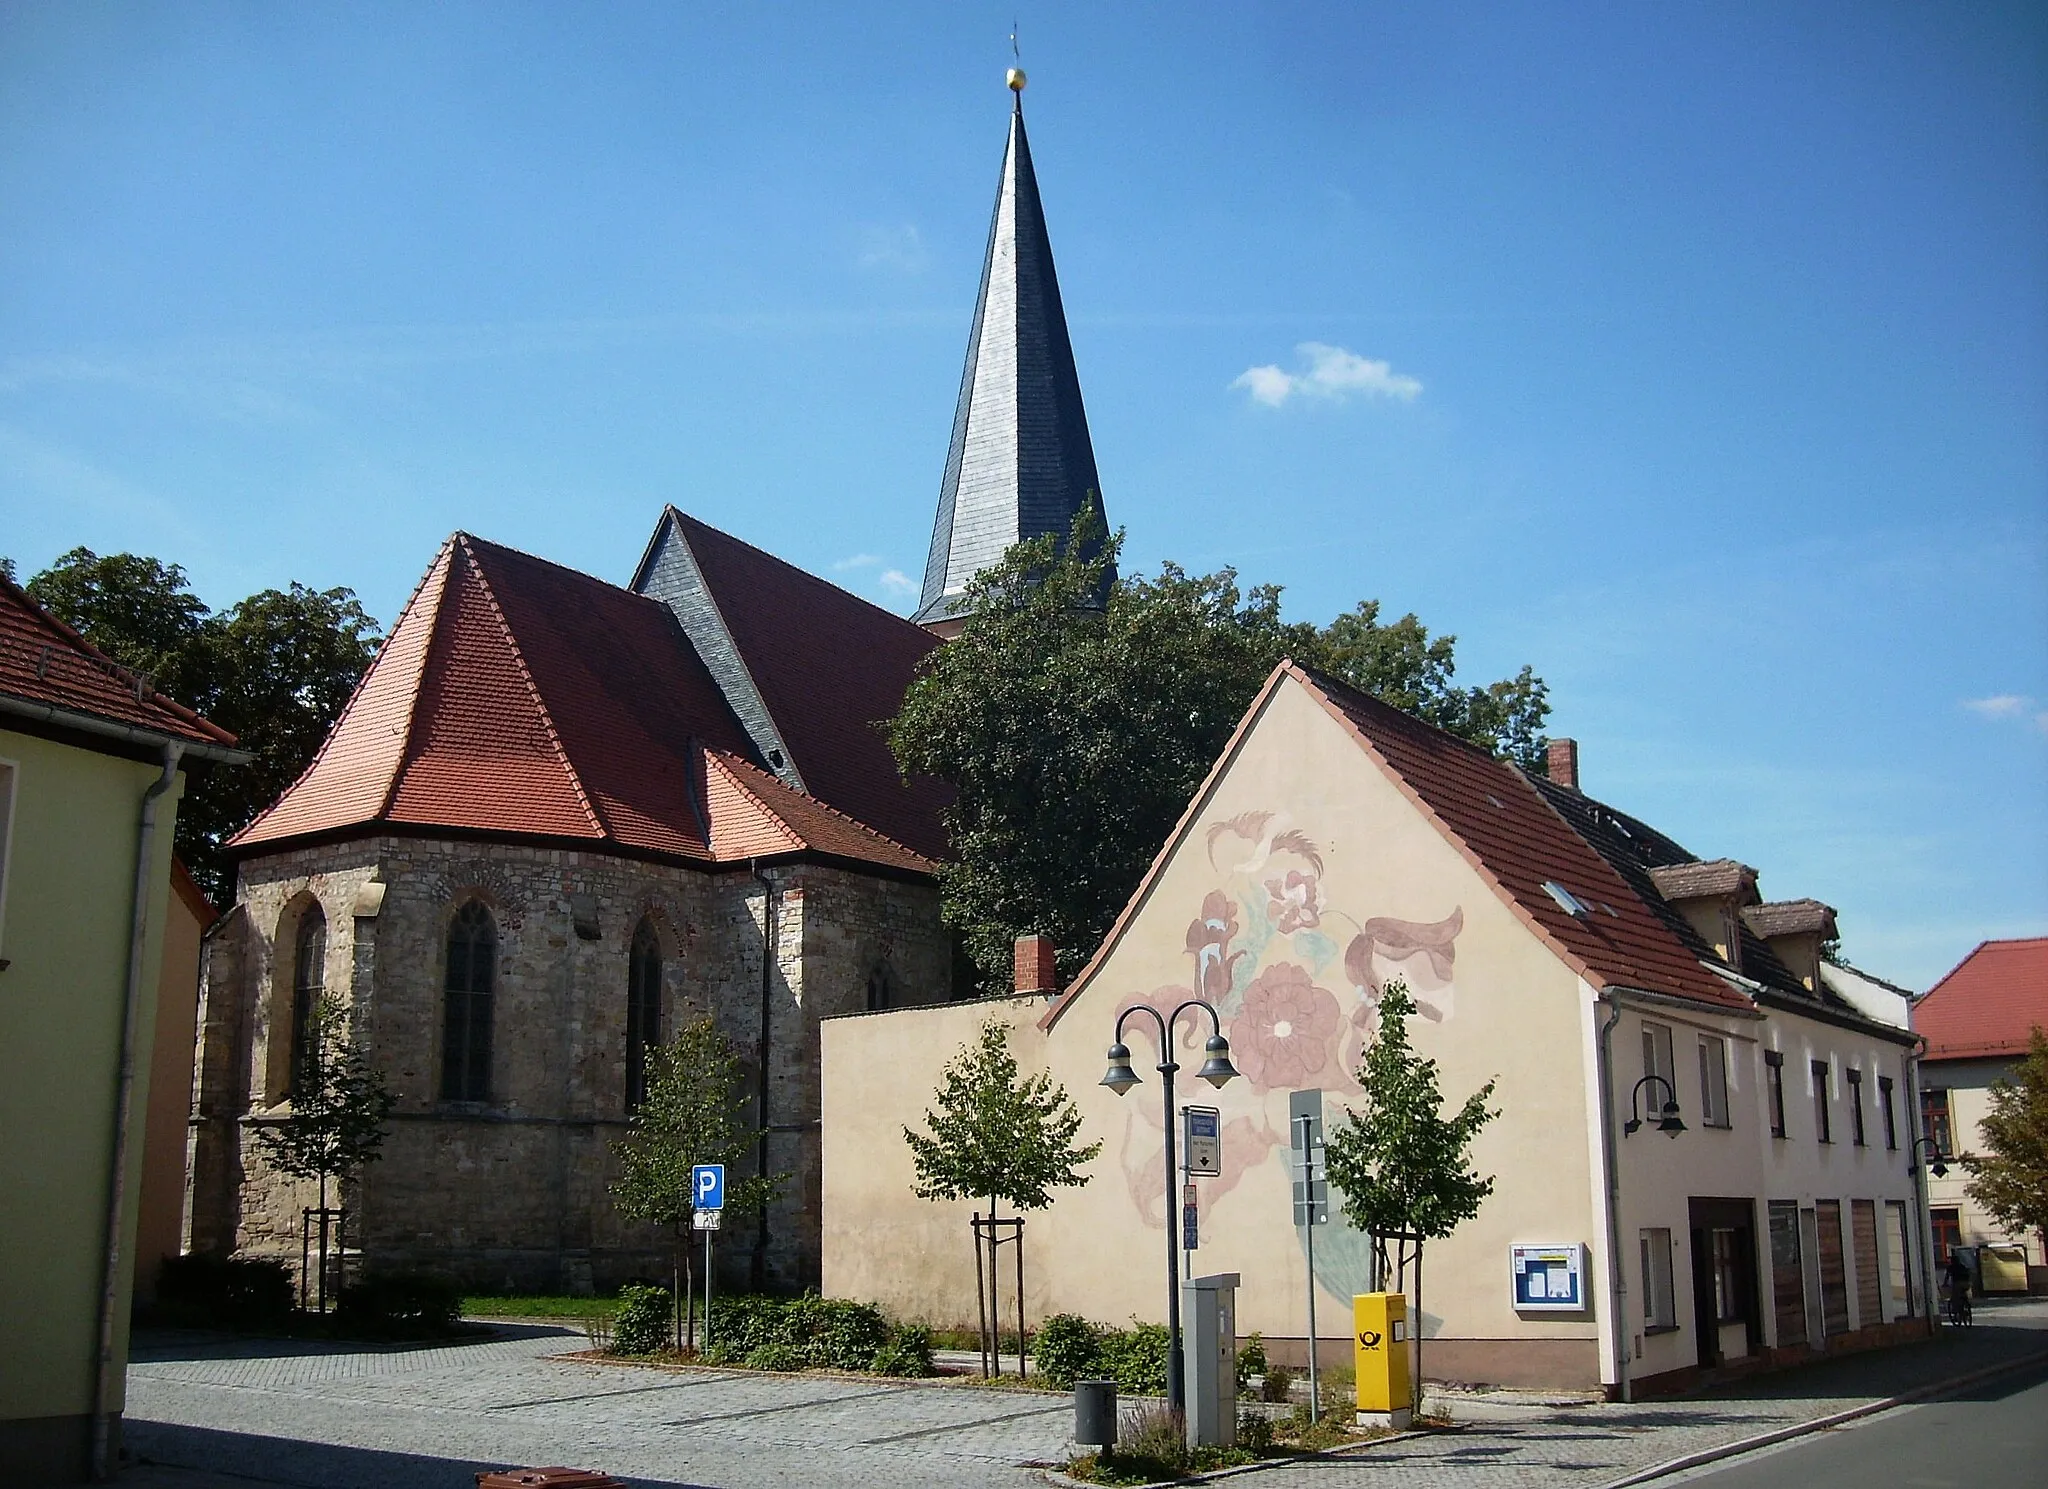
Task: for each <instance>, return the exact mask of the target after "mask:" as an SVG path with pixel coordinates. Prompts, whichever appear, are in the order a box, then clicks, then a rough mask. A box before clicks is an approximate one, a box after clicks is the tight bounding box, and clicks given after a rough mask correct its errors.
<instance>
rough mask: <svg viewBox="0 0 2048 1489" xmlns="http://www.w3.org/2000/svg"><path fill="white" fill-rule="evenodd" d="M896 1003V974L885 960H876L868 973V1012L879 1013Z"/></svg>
mask: <svg viewBox="0 0 2048 1489" xmlns="http://www.w3.org/2000/svg"><path fill="white" fill-rule="evenodd" d="M895 1003H896V974H895V972H894V971H892V970H891V969H890V966H889V964H888V963H887V962H876V963H875V968H874V970H873V971H872V972H870V973H868V1012H869V1013H880V1012H881V1011H882V1010H883V1009H885V1008H891V1007H894V1006H895Z"/></svg>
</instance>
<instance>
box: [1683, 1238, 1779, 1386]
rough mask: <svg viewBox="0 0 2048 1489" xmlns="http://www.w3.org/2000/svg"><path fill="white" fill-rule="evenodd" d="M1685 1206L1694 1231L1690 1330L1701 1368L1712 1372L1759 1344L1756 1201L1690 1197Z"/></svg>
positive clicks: (1743, 1355)
mask: <svg viewBox="0 0 2048 1489" xmlns="http://www.w3.org/2000/svg"><path fill="white" fill-rule="evenodd" d="M1686 1208H1687V1211H1688V1219H1689V1220H1690V1221H1691V1229H1692V1307H1693V1332H1694V1336H1695V1338H1696V1340H1697V1342H1698V1358H1699V1363H1700V1368H1701V1369H1703V1370H1710V1369H1712V1368H1713V1367H1715V1366H1716V1365H1723V1364H1726V1363H1727V1362H1728V1361H1729V1360H1731V1359H1741V1358H1743V1357H1745V1356H1748V1355H1753V1354H1755V1353H1756V1352H1757V1350H1758V1348H1759V1347H1760V1346H1761V1344H1762V1342H1763V1318H1762V1315H1761V1313H1760V1311H1759V1310H1760V1308H1761V1306H1762V1304H1761V1295H1762V1289H1761V1288H1759V1287H1758V1286H1757V1256H1756V1247H1757V1233H1756V1204H1755V1202H1754V1201H1752V1200H1746V1199H1692V1200H1688V1201H1687V1202H1686ZM1738 1326H1739V1327H1740V1329H1741V1332H1740V1334H1739V1335H1738V1334H1736V1333H1735V1330H1736V1328H1737V1327H1738Z"/></svg>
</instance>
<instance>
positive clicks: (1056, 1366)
mask: <svg viewBox="0 0 2048 1489" xmlns="http://www.w3.org/2000/svg"><path fill="white" fill-rule="evenodd" d="M1032 1358H1033V1359H1034V1361H1035V1362H1036V1363H1037V1366H1038V1377H1039V1379H1040V1380H1042V1381H1044V1382H1045V1383H1046V1384H1047V1385H1049V1386H1059V1387H1061V1388H1062V1389H1064V1388H1066V1387H1068V1386H1071V1385H1072V1384H1073V1383H1074V1382H1075V1381H1077V1380H1086V1379H1088V1378H1089V1377H1090V1376H1092V1375H1093V1374H1094V1373H1095V1371H1096V1370H1097V1369H1098V1368H1099V1366H1100V1364H1101V1360H1102V1334H1101V1332H1100V1331H1099V1330H1097V1329H1096V1327H1095V1325H1093V1324H1091V1323H1089V1322H1088V1320H1087V1319H1085V1318H1082V1317H1081V1316H1080V1315H1079V1314H1075V1313H1055V1314H1054V1315H1053V1316H1052V1317H1051V1318H1049V1319H1047V1320H1046V1321H1045V1322H1044V1323H1042V1324H1040V1325H1039V1326H1038V1341H1037V1346H1036V1348H1034V1349H1033V1350H1032Z"/></svg>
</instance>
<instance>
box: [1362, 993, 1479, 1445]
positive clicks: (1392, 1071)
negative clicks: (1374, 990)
mask: <svg viewBox="0 0 2048 1489" xmlns="http://www.w3.org/2000/svg"><path fill="white" fill-rule="evenodd" d="M1414 1012H1415V1001H1414V999H1413V998H1411V997H1410V996H1409V994H1408V987H1407V984H1405V983H1403V982H1401V981H1400V980H1399V979H1395V980H1394V981H1392V982H1389V983H1388V984H1387V987H1386V991H1385V992H1384V993H1383V994H1382V995H1381V998H1380V1007H1379V1021H1380V1022H1379V1033H1378V1035H1377V1036H1376V1037H1375V1038H1374V1039H1373V1041H1372V1043H1371V1044H1370V1045H1368V1046H1367V1047H1366V1050H1365V1055H1364V1058H1363V1059H1362V1060H1361V1061H1360V1062H1359V1067H1358V1084H1359V1085H1360V1086H1361V1087H1363V1088H1364V1095H1363V1098H1362V1099H1361V1101H1360V1103H1359V1106H1358V1107H1357V1108H1355V1109H1353V1110H1352V1111H1350V1112H1349V1113H1348V1114H1347V1118H1346V1120H1345V1121H1344V1122H1343V1124H1342V1125H1340V1126H1337V1127H1334V1128H1333V1129H1332V1130H1331V1132H1330V1134H1329V1138H1328V1147H1327V1148H1326V1150H1325V1160H1326V1166H1327V1172H1328V1174H1329V1182H1330V1187H1331V1188H1332V1189H1334V1190H1336V1191H1337V1193H1338V1194H1339V1195H1341V1196H1342V1197H1343V1202H1344V1217H1345V1219H1347V1220H1349V1221H1350V1222H1351V1224H1352V1226H1353V1227H1354V1228H1356V1229H1358V1230H1361V1231H1364V1232H1366V1233H1367V1234H1368V1235H1370V1236H1372V1237H1373V1239H1374V1245H1375V1247H1376V1248H1377V1249H1378V1251H1379V1254H1380V1258H1381V1262H1382V1265H1383V1266H1384V1265H1385V1264H1386V1262H1387V1254H1386V1249H1385V1242H1386V1238H1387V1237H1390V1236H1391V1237H1398V1238H1400V1239H1399V1240H1398V1242H1397V1246H1398V1249H1397V1252H1396V1255H1395V1257H1394V1265H1393V1266H1392V1267H1391V1269H1390V1270H1391V1271H1392V1273H1393V1276H1394V1278H1395V1279H1396V1285H1397V1286H1403V1287H1405V1286H1406V1282H1407V1271H1408V1262H1409V1261H1410V1259H1411V1257H1412V1259H1413V1261H1414V1263H1415V1314H1416V1319H1417V1323H1416V1324H1415V1326H1414V1327H1413V1330H1412V1332H1413V1334H1414V1337H1415V1340H1416V1369H1415V1380H1414V1385H1415V1401H1416V1404H1417V1405H1418V1406H1420V1404H1421V1401H1422V1368H1421V1367H1422V1360H1421V1349H1422V1345H1421V1340H1422V1329H1421V1325H1420V1319H1421V1316H1422V1246H1423V1242H1425V1241H1434V1240H1441V1239H1442V1238H1443V1237H1445V1236H1448V1235H1450V1234H1451V1232H1452V1231H1454V1230H1456V1229H1457V1228H1458V1227H1459V1226H1460V1225H1462V1224H1464V1222H1466V1221H1467V1220H1470V1219H1471V1218H1472V1217H1473V1216H1474V1215H1477V1214H1478V1213H1479V1206H1480V1204H1481V1203H1482V1202H1483V1201H1484V1200H1485V1199H1486V1197H1487V1196H1488V1195H1489V1194H1491V1193H1493V1179H1492V1178H1491V1177H1487V1178H1481V1177H1480V1176H1479V1174H1478V1172H1477V1171H1476V1170H1475V1169H1474V1168H1473V1166H1472V1141H1473V1139H1474V1138H1476V1137H1477V1136H1478V1135H1479V1130H1480V1129H1481V1128H1482V1127H1484V1126H1485V1125H1486V1124H1487V1123H1488V1122H1491V1121H1492V1120H1493V1119H1494V1118H1495V1117H1497V1116H1499V1115H1500V1113H1499V1112H1498V1111H1497V1110H1494V1109H1492V1108H1490V1107H1488V1106H1487V1102H1489V1101H1490V1100H1492V1099H1493V1091H1494V1087H1495V1085H1496V1084H1498V1082H1497V1081H1488V1082H1487V1083H1486V1084H1485V1085H1484V1086H1481V1087H1480V1088H1479V1089H1478V1090H1477V1091H1475V1092H1473V1093H1472V1095H1470V1096H1468V1097H1466V1098H1465V1103H1464V1105H1463V1106H1461V1107H1460V1108H1459V1109H1458V1110H1457V1112H1456V1113H1455V1114H1454V1115H1452V1116H1449V1117H1446V1116H1445V1115H1444V1112H1443V1105H1444V1101H1443V1093H1442V1091H1441V1090H1440V1089H1439V1086H1438V1083H1437V1065H1436V1061H1434V1060H1425V1059H1423V1058H1422V1057H1420V1056H1419V1055H1417V1054H1416V1053H1415V1050H1414V1048H1413V1046H1411V1045H1410V1044H1409V1043H1408V1018H1409V1016H1410V1015H1411V1014H1413V1013H1414Z"/></svg>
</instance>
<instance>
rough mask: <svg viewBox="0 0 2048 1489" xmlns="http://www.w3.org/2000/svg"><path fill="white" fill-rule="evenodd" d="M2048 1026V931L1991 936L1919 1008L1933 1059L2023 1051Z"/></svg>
mask: <svg viewBox="0 0 2048 1489" xmlns="http://www.w3.org/2000/svg"><path fill="white" fill-rule="evenodd" d="M2036 1025H2039V1026H2041V1027H2043V1028H2048V936H2034V937H2030V938H2027V939H2024V940H2015V941H1985V942H1983V943H1981V944H1980V945H1979V946H1978V947H1977V949H1976V950H1975V951H1972V952H1971V953H1970V954H1969V955H1968V956H1966V957H1964V958H1963V959H1962V961H1961V962H1960V963H1959V964H1958V965H1957V966H1956V968H1955V969H1954V970H1953V971H1951V972H1950V973H1949V974H1948V976H1946V977H1944V978H1942V979H1941V981H1940V982H1937V983H1936V984H1935V985H1934V986H1933V987H1932V988H1930V989H1929V990H1928V993H1927V996H1926V997H1924V998H1922V999H1921V1000H1920V1001H1919V1002H1918V1003H1917V1004H1915V1005H1914V1008H1913V1027H1914V1029H1916V1030H1917V1031H1918V1032H1919V1033H1921V1034H1922V1035H1924V1036H1926V1039H1927V1053H1926V1056H1925V1058H1926V1059H1929V1060H1968V1059H1982V1058H1985V1057H1989V1056H1998V1055H2023V1054H2025V1053H2026V1052H2027V1036H2028V1033H2029V1031H2031V1030H2032V1029H2033V1028H2034V1027H2035V1026H2036Z"/></svg>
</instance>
